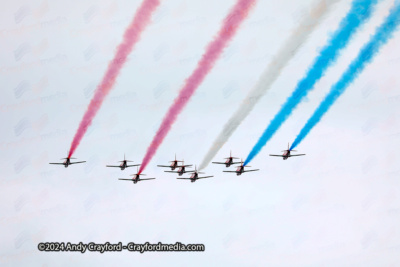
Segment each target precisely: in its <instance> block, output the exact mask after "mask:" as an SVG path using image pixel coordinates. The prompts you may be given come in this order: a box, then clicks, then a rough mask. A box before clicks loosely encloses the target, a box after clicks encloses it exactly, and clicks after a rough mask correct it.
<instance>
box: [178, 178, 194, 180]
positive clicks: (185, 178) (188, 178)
mask: <svg viewBox="0 0 400 267" xmlns="http://www.w3.org/2000/svg"><path fill="white" fill-rule="evenodd" d="M176 179H181V180H190V179H191V178H176Z"/></svg>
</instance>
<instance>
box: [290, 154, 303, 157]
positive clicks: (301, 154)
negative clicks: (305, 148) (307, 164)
mask: <svg viewBox="0 0 400 267" xmlns="http://www.w3.org/2000/svg"><path fill="white" fill-rule="evenodd" d="M304 155H305V154H297V155H290V156H291V157H296V156H304Z"/></svg>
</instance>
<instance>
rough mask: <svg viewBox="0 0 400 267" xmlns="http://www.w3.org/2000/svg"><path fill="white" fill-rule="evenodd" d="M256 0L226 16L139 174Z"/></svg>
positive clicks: (240, 0)
mask: <svg viewBox="0 0 400 267" xmlns="http://www.w3.org/2000/svg"><path fill="white" fill-rule="evenodd" d="M255 1H256V0H238V2H237V3H236V5H235V6H234V7H233V9H232V10H231V11H230V13H229V14H228V16H227V17H226V18H225V20H224V22H223V24H222V27H221V29H220V30H219V32H218V34H217V36H216V38H215V39H214V40H213V41H212V42H211V43H210V44H209V45H208V47H207V49H206V52H205V53H204V54H203V56H202V58H201V59H200V61H199V62H198V63H197V67H196V69H195V70H194V71H193V73H192V75H191V76H189V78H188V79H187V80H186V81H185V84H184V86H183V88H182V89H181V91H180V92H179V95H178V97H177V98H175V100H174V103H173V105H172V106H171V107H170V108H169V110H168V112H167V114H166V115H165V117H164V120H163V121H162V123H161V126H160V128H159V129H158V131H157V133H156V135H155V137H154V138H153V141H152V142H151V144H150V146H149V148H148V149H147V152H146V155H145V157H144V158H143V161H142V165H141V166H140V169H139V174H140V173H141V172H142V171H143V170H144V169H145V168H146V166H147V164H148V163H149V162H150V160H151V158H152V157H153V156H154V154H155V153H156V151H157V148H158V147H159V146H160V144H161V143H162V141H163V140H164V138H165V136H166V135H167V133H168V131H169V130H170V129H171V127H172V124H173V123H174V122H175V120H176V119H177V117H178V115H179V113H180V112H181V111H182V110H183V108H184V107H185V106H186V104H187V103H188V102H189V99H190V97H191V96H192V95H193V93H194V92H195V91H196V89H197V87H198V86H199V85H200V84H201V82H202V81H203V80H204V78H205V77H206V76H207V74H208V73H209V72H210V71H211V69H212V68H213V66H214V64H215V62H216V61H217V59H218V58H219V56H220V55H221V54H222V51H223V49H224V48H225V47H226V45H227V44H228V42H229V41H230V40H231V39H232V37H233V36H234V35H235V33H236V31H237V30H238V28H239V26H240V24H241V23H242V22H243V21H244V19H245V18H246V17H247V15H248V13H249V11H250V9H251V7H252V5H253V4H254V3H255Z"/></svg>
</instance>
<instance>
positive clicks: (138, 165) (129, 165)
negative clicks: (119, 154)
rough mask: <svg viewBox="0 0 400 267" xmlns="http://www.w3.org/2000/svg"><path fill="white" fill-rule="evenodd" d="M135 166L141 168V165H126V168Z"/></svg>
mask: <svg viewBox="0 0 400 267" xmlns="http://www.w3.org/2000/svg"><path fill="white" fill-rule="evenodd" d="M135 166H140V164H134V165H126V167H135Z"/></svg>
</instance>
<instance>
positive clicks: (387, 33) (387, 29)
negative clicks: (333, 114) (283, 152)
mask: <svg viewBox="0 0 400 267" xmlns="http://www.w3.org/2000/svg"><path fill="white" fill-rule="evenodd" d="M399 23H400V3H398V4H396V5H395V6H394V7H393V9H392V10H391V11H390V14H389V16H388V17H387V18H386V19H385V21H384V22H383V23H382V24H381V25H380V26H379V28H378V29H377V30H376V32H375V34H374V35H373V36H372V37H371V39H370V40H369V42H368V43H367V44H366V45H365V46H364V47H363V48H362V49H361V50H360V52H359V54H358V56H357V57H356V58H355V59H354V60H353V62H352V63H351V64H350V66H349V67H348V69H347V70H346V71H345V72H344V73H343V75H342V77H341V78H340V80H339V81H338V82H337V83H336V84H335V85H333V86H332V88H331V90H330V92H329V93H328V94H327V95H326V97H325V99H324V100H323V101H322V102H321V104H320V105H319V106H318V108H317V109H316V110H315V112H314V114H313V115H312V116H311V117H310V119H309V120H308V121H307V123H306V124H305V125H304V127H303V129H301V131H300V133H299V134H298V135H297V137H296V140H295V141H294V143H293V144H292V146H291V147H290V149H293V148H295V147H296V146H297V145H298V144H299V143H300V142H301V141H302V140H303V139H304V138H305V137H306V136H307V134H308V133H309V132H310V131H311V129H312V128H313V127H314V126H315V125H316V124H317V123H318V122H319V121H320V120H321V118H322V117H323V116H324V115H325V113H326V112H327V111H328V110H329V108H330V107H331V106H332V105H333V104H334V103H335V101H336V99H338V97H339V96H340V95H341V94H342V93H343V92H344V91H345V90H346V89H347V87H348V86H349V85H350V84H351V83H352V82H353V81H354V79H355V78H357V76H358V75H359V74H360V73H361V72H362V71H363V69H364V67H365V66H366V64H367V63H369V62H370V61H371V60H372V58H373V57H374V56H375V55H376V54H377V53H378V51H379V49H380V48H381V46H382V45H384V44H385V43H386V42H387V41H388V40H389V39H390V38H391V37H392V34H393V31H394V30H395V29H396V27H397V26H398V24H399Z"/></svg>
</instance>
